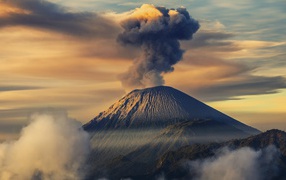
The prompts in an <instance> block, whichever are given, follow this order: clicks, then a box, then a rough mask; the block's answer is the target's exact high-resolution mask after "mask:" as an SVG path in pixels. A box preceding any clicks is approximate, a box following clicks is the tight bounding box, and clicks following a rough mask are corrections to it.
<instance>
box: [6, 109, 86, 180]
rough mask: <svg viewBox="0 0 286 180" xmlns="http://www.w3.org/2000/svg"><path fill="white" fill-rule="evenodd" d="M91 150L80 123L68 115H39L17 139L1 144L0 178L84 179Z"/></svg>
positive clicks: (27, 179)
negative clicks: (85, 165) (85, 164)
mask: <svg viewBox="0 0 286 180" xmlns="http://www.w3.org/2000/svg"><path fill="white" fill-rule="evenodd" d="M89 151H90V145H89V136H88V134H87V133H86V132H85V131H83V129H82V128H81V124H80V123H79V122H77V121H75V120H72V119H69V118H68V117H67V116H66V115H65V114H57V115H52V114H37V115H34V116H33V117H32V121H31V123H30V124H29V125H28V126H27V127H25V128H23V130H22V132H21V136H20V138H19V139H18V140H16V141H13V142H5V143H2V144H0V179H1V180H18V179H21V180H31V179H32V180H36V179H41V180H59V179H62V180H64V179H69V180H72V179H81V177H82V174H81V173H80V172H84V171H83V170H82V168H83V163H84V161H85V158H86V157H87V155H88V153H89Z"/></svg>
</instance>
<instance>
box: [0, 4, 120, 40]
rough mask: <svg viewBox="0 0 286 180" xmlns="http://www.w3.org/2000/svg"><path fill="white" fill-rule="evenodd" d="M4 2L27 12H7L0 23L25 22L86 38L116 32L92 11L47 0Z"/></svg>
mask: <svg viewBox="0 0 286 180" xmlns="http://www.w3.org/2000/svg"><path fill="white" fill-rule="evenodd" d="M3 3H4V4H7V5H9V6H12V7H16V8H18V9H21V10H23V11H26V12H27V13H21V12H10V13H9V14H7V15H6V16H3V17H0V27H7V26H28V27H33V28H40V29H44V30H50V31H55V32H59V33H63V34H69V35H73V36H78V37H88V38H102V37H105V38H107V37H110V36H115V35H116V34H117V32H119V27H118V26H117V25H116V24H115V23H114V22H113V21H111V20H110V19H107V18H104V17H103V16H100V15H98V14H96V13H91V12H82V13H81V12H70V11H68V10H67V9H66V8H64V7H61V6H59V5H57V4H55V3H52V2H49V1H46V0H13V1H9V0H4V1H3Z"/></svg>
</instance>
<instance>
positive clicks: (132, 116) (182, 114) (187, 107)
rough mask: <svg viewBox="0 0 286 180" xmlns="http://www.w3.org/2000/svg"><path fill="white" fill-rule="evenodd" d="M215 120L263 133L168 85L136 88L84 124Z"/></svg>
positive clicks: (109, 126)
mask: <svg viewBox="0 0 286 180" xmlns="http://www.w3.org/2000/svg"><path fill="white" fill-rule="evenodd" d="M199 119H204V120H212V121H216V122H219V123H223V124H226V125H228V126H231V127H234V128H236V129H238V130H241V131H242V132H244V133H247V134H249V135H252V134H257V133H259V131H258V130H256V129H254V128H252V127H250V126H247V125H245V124H243V123H241V122H239V121H237V120H235V119H233V118H231V117H229V116H227V115H225V114H223V113H221V112H219V111H217V110H215V109H214V108H212V107H210V106H208V105H206V104H204V103H202V102H200V101H199V100H197V99H195V98H193V97H191V96H189V95H187V94H185V93H183V92H181V91H179V90H177V89H174V88H172V87H168V86H157V87H152V88H146V89H142V90H134V91H132V92H130V93H129V94H127V95H126V96H124V97H123V98H121V99H120V100H119V101H117V102H116V103H114V104H113V105H112V106H110V107H109V109H107V110H106V111H103V112H101V113H100V114H99V115H98V116H96V117H95V118H94V119H93V120H91V121H90V122H89V123H87V124H85V125H84V126H83V127H84V129H85V130H87V131H91V132H92V131H100V130H118V129H144V128H155V129H157V128H165V127H167V126H169V125H174V124H176V123H179V122H185V121H196V120H199Z"/></svg>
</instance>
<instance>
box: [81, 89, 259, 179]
mask: <svg viewBox="0 0 286 180" xmlns="http://www.w3.org/2000/svg"><path fill="white" fill-rule="evenodd" d="M83 128H84V129H85V130H86V131H88V132H89V133H90V134H91V136H92V138H91V144H92V149H93V151H92V154H91V156H90V158H89V162H88V164H89V165H90V172H91V173H90V175H89V177H90V178H94V177H107V176H108V175H109V174H110V173H109V172H111V171H113V170H112V168H110V167H118V170H117V171H116V172H118V176H114V177H113V178H118V177H120V178H121V177H122V175H123V174H125V175H126V176H128V171H129V170H130V168H129V166H130V165H131V166H132V167H138V169H137V170H134V169H133V170H132V173H134V172H136V173H135V174H142V173H143V174H144V173H145V170H146V169H144V168H141V167H145V166H147V167H148V168H152V169H153V165H154V160H156V159H159V158H160V156H161V155H162V154H164V153H166V152H168V151H173V150H177V149H178V148H180V147H182V146H186V145H191V144H194V143H209V142H222V141H226V140H230V139H237V138H245V137H248V136H251V135H255V134H258V133H260V132H259V131H258V130H256V129H255V128H252V127H250V126H247V125H245V124H243V123H241V122H239V121H237V120H235V119H233V118H231V117H229V116H227V115H225V114H223V113H221V112H219V111H217V110H215V109H213V108H211V107H209V106H208V105H206V104H204V103H202V102H200V101H198V100H196V99H195V98H193V97H191V96H189V95H187V94H185V93H183V92H181V91H179V90H176V89H174V88H172V87H166V86H158V87H153V88H147V89H142V90H134V91H132V92H130V93H129V94H127V95H126V96H124V97H123V98H121V99H120V100H119V101H117V102H116V103H114V104H113V105H112V106H110V108H109V109H107V110H106V111H103V112H101V113H100V114H99V115H98V116H96V117H95V118H94V119H93V120H91V121H90V122H88V123H87V124H85V125H84V126H83ZM131 159H132V162H134V163H136V164H135V165H134V164H132V163H131V164H130V163H128V162H129V160H131ZM122 162H124V163H123V164H122ZM150 163H151V164H150ZM148 168H147V169H148ZM142 169H144V171H141V170H142ZM113 173H114V174H116V173H115V171H113Z"/></svg>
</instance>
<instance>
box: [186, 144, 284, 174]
mask: <svg viewBox="0 0 286 180" xmlns="http://www.w3.org/2000/svg"><path fill="white" fill-rule="evenodd" d="M278 157H279V152H278V150H277V149H276V148H275V147H274V146H269V147H267V148H265V149H262V150H259V151H255V150H253V149H251V148H248V147H245V148H241V149H238V150H234V151H231V150H229V149H227V148H224V149H222V150H221V151H220V152H219V153H218V154H217V155H216V156H215V157H213V158H208V159H204V160H198V161H192V162H189V165H190V174H191V175H193V176H194V175H195V176H196V180H214V179H220V180H229V179H231V180H262V179H271V177H273V176H275V175H276V174H277V164H276V163H275V162H277V158H278Z"/></svg>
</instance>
